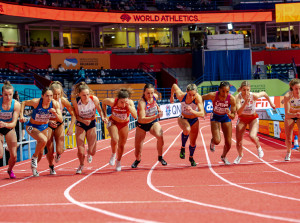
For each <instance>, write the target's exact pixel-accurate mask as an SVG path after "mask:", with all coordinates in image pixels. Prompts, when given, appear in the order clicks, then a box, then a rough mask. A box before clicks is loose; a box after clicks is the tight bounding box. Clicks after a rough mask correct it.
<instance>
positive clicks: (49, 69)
mask: <svg viewBox="0 0 300 223" xmlns="http://www.w3.org/2000/svg"><path fill="white" fill-rule="evenodd" d="M48 71H49V72H52V71H54V69H53V67H52V65H51V64H50V65H49V66H48Z"/></svg>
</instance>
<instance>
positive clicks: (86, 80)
mask: <svg viewBox="0 0 300 223" xmlns="http://www.w3.org/2000/svg"><path fill="white" fill-rule="evenodd" d="M85 83H87V84H90V83H92V80H91V79H90V78H89V76H88V75H86V78H85Z"/></svg>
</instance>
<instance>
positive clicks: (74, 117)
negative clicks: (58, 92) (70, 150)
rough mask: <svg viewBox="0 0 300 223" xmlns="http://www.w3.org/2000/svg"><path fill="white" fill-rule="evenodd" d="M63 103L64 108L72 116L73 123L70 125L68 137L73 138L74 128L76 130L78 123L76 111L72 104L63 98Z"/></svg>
mask: <svg viewBox="0 0 300 223" xmlns="http://www.w3.org/2000/svg"><path fill="white" fill-rule="evenodd" d="M61 103H62V105H63V107H65V108H66V109H67V110H68V112H69V113H70V115H71V123H70V125H69V128H68V131H67V135H68V136H71V135H73V128H74V125H75V122H76V115H75V111H74V109H73V107H72V106H71V104H70V102H69V101H68V100H67V99H66V98H61Z"/></svg>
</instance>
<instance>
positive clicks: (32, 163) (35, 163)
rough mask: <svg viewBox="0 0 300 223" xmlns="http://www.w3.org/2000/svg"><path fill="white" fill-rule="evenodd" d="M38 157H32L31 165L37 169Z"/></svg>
mask: <svg viewBox="0 0 300 223" xmlns="http://www.w3.org/2000/svg"><path fill="white" fill-rule="evenodd" d="M37 159H38V158H37V157H34V156H33V157H32V158H31V167H32V168H35V169H36V168H37Z"/></svg>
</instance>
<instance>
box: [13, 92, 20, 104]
mask: <svg viewBox="0 0 300 223" xmlns="http://www.w3.org/2000/svg"><path fill="white" fill-rule="evenodd" d="M13 99H15V100H17V101H18V102H20V95H19V92H18V91H15V93H14V95H13Z"/></svg>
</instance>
